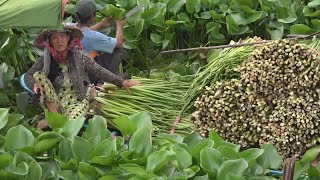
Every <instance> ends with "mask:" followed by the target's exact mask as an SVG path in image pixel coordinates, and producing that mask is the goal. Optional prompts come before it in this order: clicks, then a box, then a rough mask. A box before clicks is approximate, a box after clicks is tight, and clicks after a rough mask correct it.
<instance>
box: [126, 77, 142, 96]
mask: <svg viewBox="0 0 320 180" xmlns="http://www.w3.org/2000/svg"><path fill="white" fill-rule="evenodd" d="M140 84H141V82H140V81H129V80H124V81H123V83H122V87H123V88H124V89H125V90H126V91H127V92H128V93H131V91H130V89H129V88H130V87H131V86H139V85H140Z"/></svg>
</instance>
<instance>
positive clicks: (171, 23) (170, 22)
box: [164, 20, 185, 26]
mask: <svg viewBox="0 0 320 180" xmlns="http://www.w3.org/2000/svg"><path fill="white" fill-rule="evenodd" d="M164 23H165V24H166V25H167V26H173V25H177V24H183V23H185V22H184V21H174V20H166V21H165V22H164Z"/></svg>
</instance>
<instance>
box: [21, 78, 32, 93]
mask: <svg viewBox="0 0 320 180" xmlns="http://www.w3.org/2000/svg"><path fill="white" fill-rule="evenodd" d="M20 85H21V87H22V88H23V89H24V90H25V91H27V92H28V93H29V94H30V95H34V92H33V91H31V90H30V89H29V88H28V87H27V85H26V83H25V82H24V74H22V76H21V77H20Z"/></svg>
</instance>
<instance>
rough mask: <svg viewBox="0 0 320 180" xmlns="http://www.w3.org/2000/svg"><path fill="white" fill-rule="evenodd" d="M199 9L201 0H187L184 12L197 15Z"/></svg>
mask: <svg viewBox="0 0 320 180" xmlns="http://www.w3.org/2000/svg"><path fill="white" fill-rule="evenodd" d="M200 9H201V0H187V1H186V10H187V12H188V13H190V14H192V13H198V12H199V11H200Z"/></svg>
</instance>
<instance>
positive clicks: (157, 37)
mask: <svg viewBox="0 0 320 180" xmlns="http://www.w3.org/2000/svg"><path fill="white" fill-rule="evenodd" d="M150 39H151V41H152V42H154V43H155V44H161V43H162V40H161V36H160V35H159V34H155V33H151V34H150Z"/></svg>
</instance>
